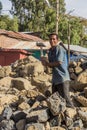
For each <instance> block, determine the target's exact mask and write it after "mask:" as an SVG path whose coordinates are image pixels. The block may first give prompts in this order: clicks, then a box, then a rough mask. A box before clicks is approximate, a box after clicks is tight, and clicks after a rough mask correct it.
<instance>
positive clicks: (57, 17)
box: [56, 0, 59, 34]
mask: <svg viewBox="0 0 87 130" xmlns="http://www.w3.org/2000/svg"><path fill="white" fill-rule="evenodd" d="M58 24H59V0H56V33H57V34H58Z"/></svg>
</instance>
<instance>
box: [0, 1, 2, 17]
mask: <svg viewBox="0 0 87 130" xmlns="http://www.w3.org/2000/svg"><path fill="white" fill-rule="evenodd" d="M1 12H2V3H1V2H0V15H1Z"/></svg>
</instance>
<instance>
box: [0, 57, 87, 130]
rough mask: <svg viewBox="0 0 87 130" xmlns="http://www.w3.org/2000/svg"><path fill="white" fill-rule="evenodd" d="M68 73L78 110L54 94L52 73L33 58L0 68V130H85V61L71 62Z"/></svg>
mask: <svg viewBox="0 0 87 130" xmlns="http://www.w3.org/2000/svg"><path fill="white" fill-rule="evenodd" d="M69 72H70V77H71V81H70V95H71V100H72V102H73V103H74V106H75V108H69V107H66V101H65V99H63V98H62V97H61V96H60V95H59V94H58V92H55V93H54V94H52V90H51V87H52V84H51V76H52V73H51V71H50V73H49V72H48V71H46V68H44V67H43V65H42V64H41V62H40V61H39V60H37V59H36V58H34V57H33V56H28V57H27V58H25V59H22V60H18V61H16V62H15V63H13V64H11V65H10V66H5V67H0V130H86V129H87V63H86V61H85V62H84V60H81V61H78V62H72V63H70V66H69Z"/></svg>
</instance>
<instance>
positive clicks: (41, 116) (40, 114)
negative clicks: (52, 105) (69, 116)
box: [26, 109, 50, 123]
mask: <svg viewBox="0 0 87 130" xmlns="http://www.w3.org/2000/svg"><path fill="white" fill-rule="evenodd" d="M49 118H50V116H49V109H41V110H37V111H32V112H30V113H29V114H28V115H27V116H26V121H27V123H30V122H46V121H47V120H48V119H49Z"/></svg>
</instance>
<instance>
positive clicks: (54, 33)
mask: <svg viewBox="0 0 87 130" xmlns="http://www.w3.org/2000/svg"><path fill="white" fill-rule="evenodd" d="M52 35H56V38H57V39H58V34H57V33H56V32H53V33H50V34H49V35H48V37H49V38H50V37H51V36H52Z"/></svg>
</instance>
